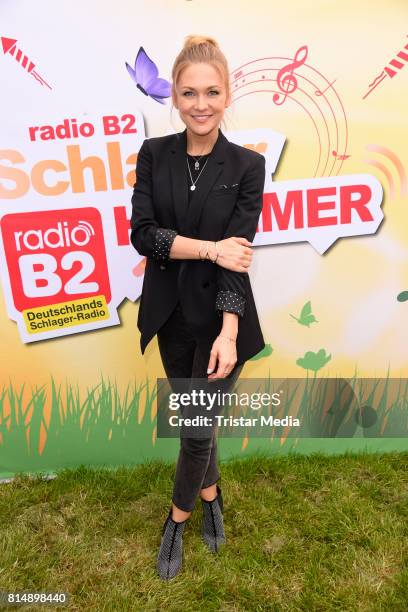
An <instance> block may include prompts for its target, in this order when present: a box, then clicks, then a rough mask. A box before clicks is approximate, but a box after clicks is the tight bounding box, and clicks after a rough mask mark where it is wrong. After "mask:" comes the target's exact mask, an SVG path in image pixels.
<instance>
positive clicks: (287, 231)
mask: <svg viewBox="0 0 408 612" xmlns="http://www.w3.org/2000/svg"><path fill="white" fill-rule="evenodd" d="M382 200H383V188H382V185H381V183H380V182H379V181H378V180H377V179H376V178H375V177H374V176H371V175H370V174H351V175H347V176H332V177H320V178H314V179H301V180H291V181H281V182H274V183H273V189H272V190H271V191H268V192H265V193H264V196H263V209H262V214H261V217H260V220H259V225H258V232H257V234H256V236H255V239H254V245H266V244H283V243H290V242H309V243H310V244H311V245H312V246H313V247H314V248H315V249H316V251H317V252H318V253H320V255H322V254H323V253H325V252H326V251H327V250H328V249H329V248H330V247H331V246H332V245H333V244H334V243H335V242H336V240H338V239H339V238H345V237H349V236H363V235H368V234H374V233H375V232H376V231H377V229H378V227H379V225H380V223H381V221H382V220H383V218H384V214H383V212H382V210H381V204H382Z"/></svg>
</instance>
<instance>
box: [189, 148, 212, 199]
mask: <svg viewBox="0 0 408 612" xmlns="http://www.w3.org/2000/svg"><path fill="white" fill-rule="evenodd" d="M192 157H193V156H192ZM208 159H209V158H208V157H207V159H206V160H205V164H204V166H203V167H202V168H201V172H200V174H199V175H198V176H197V178H196V180H195V181H193V177H192V176H191V170H190V164H189V163H188V157H186V161H187V168H188V172H189V174H190V180H191V182H192V185H191V187H190V190H191V191H194V190H195V188H196V183H197V181H198V179H199V178H200V176H201V174H202V172H203V170H204V168H205V167H206V165H207V162H208ZM194 169H195V170H198V168H197V161H196V165H195V166H194Z"/></svg>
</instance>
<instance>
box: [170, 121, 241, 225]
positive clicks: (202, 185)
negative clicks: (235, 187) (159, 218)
mask: <svg viewBox="0 0 408 612" xmlns="http://www.w3.org/2000/svg"><path fill="white" fill-rule="evenodd" d="M178 136H179V138H178V141H176V144H175V146H174V148H173V149H172V156H171V162H170V171H171V183H172V195H173V204H174V209H175V213H176V217H177V221H178V225H179V227H180V233H181V234H183V232H188V233H195V232H196V231H197V229H198V224H199V220H200V215H201V211H202V208H203V206H204V203H205V201H206V199H207V196H208V193H209V191H210V189H212V187H213V186H214V183H215V182H216V180H217V179H218V177H219V176H220V174H221V172H222V169H223V164H224V160H225V157H226V154H227V147H228V144H229V141H228V140H227V138H226V137H225V136H224V134H223V133H222V132H221V130H220V129H219V130H218V138H217V140H216V142H215V144H214V147H213V149H212V151H211V155H210V156H209V157H208V159H207V163H206V166H205V169H204V170H203V173H202V175H201V176H200V178H199V179H198V182H197V189H196V191H195V192H194V194H193V197H192V199H191V202H190V206H188V189H189V188H190V180H188V178H187V172H188V171H187V167H186V163H187V161H186V156H187V129H185V130H184V131H183V132H181V133H179V134H178Z"/></svg>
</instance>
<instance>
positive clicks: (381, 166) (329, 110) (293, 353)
mask: <svg viewBox="0 0 408 612" xmlns="http://www.w3.org/2000/svg"><path fill="white" fill-rule="evenodd" d="M407 15H408V7H407V6H406V4H405V3H403V2H400V1H397V0H393V1H391V2H386V1H385V0H382V1H379V2H377V3H376V4H375V7H373V5H372V3H370V2H368V1H363V2H360V3H358V4H357V5H356V4H355V3H353V2H351V0H345V2H343V3H341V4H339V3H336V2H334V1H330V0H325V1H322V0H317V1H316V2H314V3H313V5H312V7H311V6H310V4H308V5H305V3H303V2H301V1H300V0H293V1H292V2H289V3H283V4H281V5H274V6H273V7H272V6H271V4H270V3H269V2H266V1H265V2H264V1H259V2H257V3H255V4H253V5H251V6H250V5H248V3H246V2H241V1H238V2H229V1H227V2H224V3H222V4H219V3H216V2H215V1H213V0H207V1H206V2H204V1H203V0H191V1H189V0H183V1H182V0H178V1H175V2H165V1H161V2H160V1H158V0H153V1H149V2H147V1H140V2H130V1H129V0H119V1H118V2H116V3H115V4H114V5H111V4H109V3H100V2H96V0H87V1H86V2H83V3H81V4H76V5H75V9H74V8H73V6H72V3H69V2H67V1H66V0H62V1H61V2H58V3H55V2H51V0H40V1H39V2H35V3H33V2H30V1H28V0H2V2H1V5H0V17H1V19H0V23H1V32H0V37H1V46H0V78H1V92H2V96H1V124H0V125H1V130H0V266H1V294H2V295H1V301H0V333H1V343H0V351H1V353H0V354H1V374H0V476H2V477H3V478H6V477H8V476H11V475H13V474H14V473H16V472H18V471H37V470H42V471H44V470H45V471H49V472H53V471H55V470H57V469H58V468H60V467H63V466H74V465H79V464H81V463H85V464H89V465H108V466H116V465H119V464H122V463H126V464H132V463H137V462H140V461H143V460H144V459H146V458H151V457H163V458H174V457H175V456H176V453H177V450H178V441H177V440H175V439H172V440H169V439H161V438H158V437H157V431H156V410H157V407H156V392H157V388H156V381H157V378H158V377H163V376H164V371H163V368H162V365H161V361H160V357H159V352H158V347H157V341H156V339H154V340H153V341H152V342H151V343H150V344H149V346H148V348H147V350H146V353H145V355H144V356H142V355H141V353H140V349H139V331H138V329H137V327H136V319H137V311H138V299H139V296H140V293H141V289H142V284H143V274H144V267H145V258H144V257H142V256H140V255H139V254H138V253H137V252H136V251H135V250H134V249H133V247H132V246H131V245H130V243H129V219H130V214H131V205H130V198H131V194H132V186H133V184H134V181H135V165H136V160H137V153H138V151H139V149H140V146H141V144H142V142H143V140H144V139H145V138H148V137H152V136H161V135H165V134H169V133H173V132H178V131H181V130H183V129H184V125H183V124H182V123H181V121H180V119H179V117H178V113H177V111H176V110H175V109H172V107H171V98H170V97H169V94H170V83H169V80H170V75H171V67H172V63H173V61H174V58H175V56H176V54H177V53H178V52H179V50H180V48H181V46H182V44H183V41H184V37H185V36H187V35H188V34H204V35H209V36H213V37H215V38H216V39H217V40H218V41H219V44H220V46H221V48H222V49H223V51H224V53H225V55H226V57H227V58H228V61H229V64H230V71H231V72H230V77H231V87H232V92H233V103H232V106H231V107H230V108H229V109H227V111H226V114H225V126H224V127H223V128H222V129H223V131H224V133H225V134H226V136H227V137H228V138H229V139H230V140H232V141H234V142H236V143H238V144H240V145H242V146H245V147H249V148H253V149H255V150H257V151H258V152H260V153H262V154H263V155H264V156H265V158H266V167H267V176H266V181H265V190H264V199H263V210H262V214H261V216H260V219H259V224H258V230H257V233H256V237H255V240H254V246H255V247H256V248H255V254H254V262H253V266H252V268H251V271H250V277H251V282H252V286H253V290H254V295H255V300H256V304H257V307H258V311H259V315H260V319H261V325H262V329H263V332H264V337H265V341H266V347H265V349H264V351H262V352H261V353H260V354H258V355H256V356H255V357H254V358H253V359H251V360H250V361H249V362H247V364H246V366H245V369H244V371H243V374H242V376H243V377H244V378H266V379H269V378H296V377H301V378H303V377H306V378H309V377H310V378H312V379H313V380H315V379H316V378H319V379H324V378H328V379H330V378H331V377H341V378H344V379H346V380H353V379H355V378H356V377H360V378H363V379H369V378H377V379H381V380H382V382H384V380H385V381H387V380H388V379H389V380H390V383H391V382H392V383H393V384H394V385H395V384H396V383H395V380H394V379H403V380H404V379H405V378H407V377H408V376H407V375H408V351H407V346H408V326H407V321H408V304H407V303H406V301H407V300H408V240H407V227H408V210H407V209H408V198H407V196H408V193H407V179H406V169H405V166H406V163H407V153H408V145H407V136H408V129H407V118H406V110H405V106H406V99H407V93H408V82H407V77H408V67H407V66H406V64H407V63H408V37H407V34H406V32H404V29H403V25H402V24H403V23H404V22H405V20H406V18H407ZM159 79H161V80H159ZM385 388H387V387H385ZM393 388H394V389H395V386H394V387H393ZM399 388H400V389H405V388H406V385H405V387H404V385H400V387H399ZM393 398H394V399H393V402H391V403H389V402H386V401H385V399H384V397H383V396H382V399H381V401H380V402H378V403H377V404H376V403H375V402H374V401H371V403H370V406H368V407H367V406H365V407H364V406H363V407H361V406H360V407H359V409H360V412H359V415H360V420H359V419H358V418H357V415H354V416H355V417H356V422H357V423H358V428H357V429H359V432H360V433H359V434H358V432H357V434H356V435H355V436H354V437H349V438H346V437H343V438H341V437H339V435H337V436H336V435H332V436H327V437H326V436H323V437H315V438H307V437H301V438H295V437H293V435H292V436H280V437H277V436H271V438H270V439H267V438H265V439H260V438H251V436H250V435H247V436H245V437H244V438H239V439H230V438H229V439H222V440H221V441H220V452H221V458H223V459H226V458H228V457H230V456H233V455H237V454H239V455H244V454H248V453H251V452H255V451H257V450H259V449H262V450H266V451H268V452H283V453H286V452H288V451H289V450H293V449H295V450H297V451H298V452H305V453H308V452H312V451H315V450H324V451H326V452H341V451H344V450H346V449H350V450H353V449H370V450H393V449H406V448H407V446H408V444H407V434H408V408H407V399H406V393H405V391H402V390H400V391H399V393H395V392H394V393H393ZM360 404H361V402H360ZM362 408H363V409H364V410H366V409H367V410H369V412H367V410H366V412H365V413H364V412H362V411H361V409H362ZM353 431H354V430H353Z"/></svg>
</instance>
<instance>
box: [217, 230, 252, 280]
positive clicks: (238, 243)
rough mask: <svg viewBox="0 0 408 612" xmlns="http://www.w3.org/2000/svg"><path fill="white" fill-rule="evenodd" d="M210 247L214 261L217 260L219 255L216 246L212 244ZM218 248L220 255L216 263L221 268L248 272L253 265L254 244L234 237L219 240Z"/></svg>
mask: <svg viewBox="0 0 408 612" xmlns="http://www.w3.org/2000/svg"><path fill="white" fill-rule="evenodd" d="M210 245H211V247H210V248H211V255H213V257H212V259H215V257H216V255H217V252H216V250H215V244H214V243H213V242H212V243H210ZM217 247H218V252H219V255H218V258H217V262H216V263H217V264H218V265H219V266H221V267H222V268H226V269H227V270H232V271H233V272H248V270H249V266H250V265H251V263H252V242H249V240H247V239H246V238H240V237H236V236H234V237H232V238H224V240H218V242H217ZM209 250H210V249H209Z"/></svg>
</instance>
